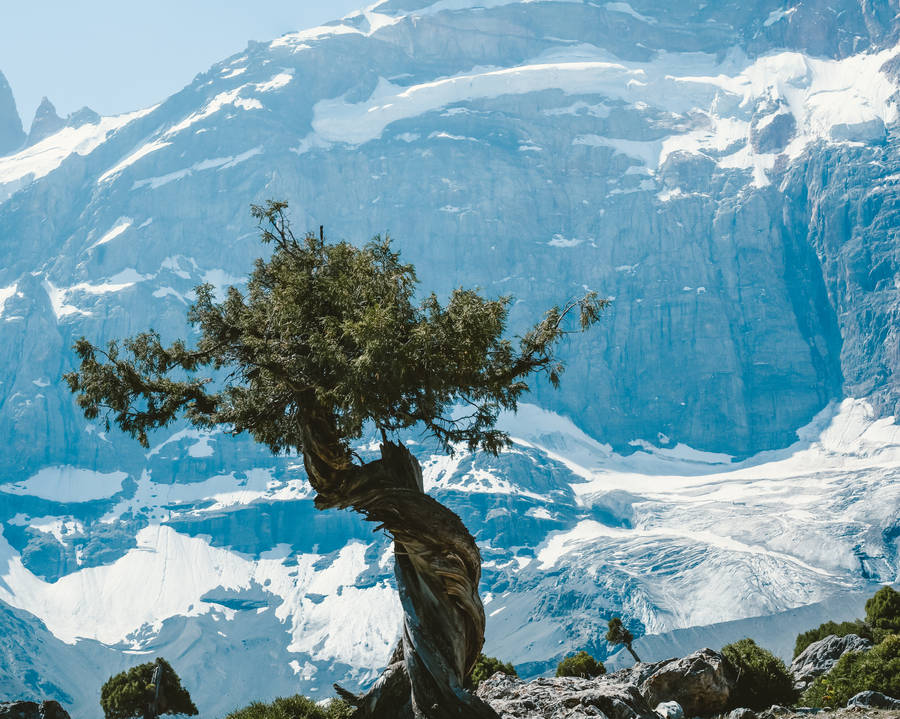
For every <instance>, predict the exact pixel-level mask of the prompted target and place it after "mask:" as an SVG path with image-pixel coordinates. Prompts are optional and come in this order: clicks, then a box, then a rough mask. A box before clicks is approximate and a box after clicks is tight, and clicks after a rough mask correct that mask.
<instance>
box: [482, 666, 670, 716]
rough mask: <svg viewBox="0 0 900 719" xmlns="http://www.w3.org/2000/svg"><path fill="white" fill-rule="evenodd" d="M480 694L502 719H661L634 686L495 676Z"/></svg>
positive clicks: (606, 681)
mask: <svg viewBox="0 0 900 719" xmlns="http://www.w3.org/2000/svg"><path fill="white" fill-rule="evenodd" d="M477 694H478V696H479V697H481V698H482V699H483V700H484V701H486V702H487V703H488V704H490V705H491V706H492V707H493V708H494V710H495V711H496V712H497V713H498V714H499V715H500V716H501V717H502V719H546V718H552V719H586V718H587V717H601V716H606V717H608V719H659V716H658V715H657V714H655V713H654V712H653V710H652V709H651V708H650V705H649V704H648V703H647V702H646V700H645V699H644V697H642V696H641V693H640V692H639V691H638V688H637V687H636V686H634V685H633V684H625V683H621V682H617V681H615V680H611V679H610V678H609V677H607V676H601V677H598V678H596V679H581V678H579V677H555V678H541V679H535V680H533V681H530V682H525V681H522V680H521V679H518V678H517V677H511V676H506V675H505V674H495V675H494V676H492V677H491V678H490V679H486V680H485V681H483V682H481V684H480V685H479V686H478V691H477Z"/></svg>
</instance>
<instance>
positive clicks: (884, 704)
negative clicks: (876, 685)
mask: <svg viewBox="0 0 900 719" xmlns="http://www.w3.org/2000/svg"><path fill="white" fill-rule="evenodd" d="M847 706H848V707H865V708H866V709H900V699H894V698H893V697H889V696H887V695H886V694H882V693H881V692H873V691H868V692H860V693H859V694H857V695H856V696H853V697H851V698H850V701H848V702H847Z"/></svg>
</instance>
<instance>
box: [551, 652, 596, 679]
mask: <svg viewBox="0 0 900 719" xmlns="http://www.w3.org/2000/svg"><path fill="white" fill-rule="evenodd" d="M602 674H606V667H605V666H603V662H598V661H597V660H596V659H594V657H592V656H591V655H590V654H588V653H587V652H584V651H581V652H578V654H574V655H572V656H571V657H566V658H565V659H563V660H562V661H561V662H560V663H559V665H558V666H557V667H556V676H558V677H581V678H582V679H593V678H594V677H599V676H600V675H602Z"/></svg>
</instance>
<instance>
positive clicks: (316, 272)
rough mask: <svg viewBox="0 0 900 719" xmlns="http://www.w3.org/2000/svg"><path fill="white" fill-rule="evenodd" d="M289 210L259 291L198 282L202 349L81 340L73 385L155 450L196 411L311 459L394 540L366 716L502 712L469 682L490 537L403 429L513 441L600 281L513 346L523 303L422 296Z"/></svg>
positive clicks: (142, 339)
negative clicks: (523, 402)
mask: <svg viewBox="0 0 900 719" xmlns="http://www.w3.org/2000/svg"><path fill="white" fill-rule="evenodd" d="M286 207H287V205H286V203H283V202H271V201H270V202H269V203H267V205H266V206H254V207H253V208H252V213H253V215H254V217H255V218H256V219H257V221H258V222H259V226H260V230H261V233H262V234H261V237H262V240H263V242H265V243H271V244H272V245H274V250H273V252H272V254H271V257H270V258H269V259H268V260H262V259H260V260H257V261H256V266H255V268H254V270H253V272H252V274H251V275H250V279H249V282H248V284H247V289H246V293H242V292H241V291H239V290H238V289H237V288H235V287H230V288H229V289H228V292H227V296H226V297H225V299H224V300H223V301H221V302H217V301H216V299H215V297H214V295H213V288H212V287H211V286H210V285H201V286H199V287H198V288H197V290H196V294H197V299H196V302H195V303H194V305H193V306H192V307H191V309H190V310H189V312H188V319H189V320H190V322H191V323H192V324H194V325H195V326H197V327H199V330H200V333H199V334H200V338H199V340H198V342H197V344H196V347H192V348H189V347H188V346H187V345H186V343H185V342H183V341H176V342H174V343H173V344H171V345H168V346H166V345H164V344H163V343H162V341H161V339H160V337H159V335H158V334H157V333H155V332H153V331H149V332H145V333H143V334H140V335H137V336H135V337H133V338H129V339H126V340H124V341H122V342H117V341H112V342H109V343H108V344H107V346H106V347H105V348H100V347H96V346H94V345H92V344H91V343H90V342H89V341H87V340H86V339H84V338H82V339H81V340H79V341H78V342H77V343H76V345H75V350H76V353H77V355H78V356H79V358H80V360H81V364H80V367H79V369H78V371H76V372H71V373H69V374H67V375H66V380H67V381H68V383H69V386H70V388H71V390H72V391H73V392H75V393H76V394H77V402H78V404H79V406H80V407H81V408H82V409H83V411H84V414H85V416H86V417H88V418H89V419H93V418H96V417H98V416H99V415H100V414H103V415H105V419H106V424H107V426H109V425H110V424H111V423H113V424H115V425H117V426H118V427H119V428H120V429H122V430H123V431H124V432H126V433H128V434H130V435H131V436H132V437H135V438H136V439H137V440H138V441H140V443H141V444H142V445H143V446H145V447H146V446H148V432H150V431H152V430H154V429H157V428H160V427H163V426H166V425H168V424H169V423H171V422H173V421H174V420H175V419H177V418H178V417H184V418H186V419H187V421H188V422H190V423H191V424H193V425H194V426H196V427H201V428H213V427H220V428H223V429H224V430H225V431H227V432H230V433H231V434H235V435H237V434H241V433H243V432H247V433H249V434H250V435H251V436H252V437H253V438H254V439H255V440H256V441H258V442H261V443H263V444H265V445H266V446H268V447H269V449H271V451H272V452H275V453H279V452H283V451H285V450H290V451H296V452H298V453H300V454H302V456H303V461H304V465H305V468H306V472H307V475H308V477H309V481H310V483H311V485H312V487H313V489H314V490H315V492H316V498H315V503H316V507H317V508H319V509H327V508H332V507H334V508H341V509H343V508H351V509H353V510H355V511H357V512H360V513H362V514H363V515H364V516H365V517H366V519H368V520H370V521H372V522H376V523H377V525H378V528H383V529H385V530H386V531H387V532H388V533H389V534H390V535H391V536H392V538H393V540H394V558H395V573H396V579H397V587H398V590H399V593H400V600H401V604H402V607H403V612H404V619H403V628H402V634H401V640H400V642H399V644H398V646H397V648H396V649H395V651H394V652H393V655H392V657H391V660H390V663H389V665H388V667H387V668H386V669H385V671H384V673H383V674H382V675H381V677H380V678H379V679H378V681H377V682H376V683H375V685H374V686H373V687H372V689H371V690H370V691H369V692H368V693H367V694H365V695H363V696H356V695H353V694H351V693H350V692H347V691H344V690H342V689H340V688H339V691H340V692H341V694H342V696H343V697H344V698H345V699H347V700H349V701H350V702H351V703H353V704H354V705H355V706H356V707H357V710H356V713H355V715H354V716H355V717H357V718H358V719H363V718H367V717H373V718H378V719H394V718H395V717H397V718H401V719H402V718H404V717H415V718H416V719H419V718H427V719H445V718H447V719H449V718H450V717H466V719H478V718H479V717H485V718H487V717H491V718H492V719H493V718H495V717H496V714H495V713H494V711H493V710H492V709H491V708H490V707H488V706H487V705H486V704H485V703H483V702H482V701H480V700H479V699H478V698H477V697H475V696H474V695H473V694H471V693H469V692H468V691H466V689H465V688H464V681H465V677H466V675H467V674H468V672H469V670H470V669H471V668H472V666H473V665H474V663H475V661H476V659H477V658H478V655H479V652H480V650H481V647H482V644H483V642H484V624H485V617H484V609H483V607H482V604H481V599H480V597H479V594H478V583H479V579H480V576H481V557H480V554H479V552H478V547H477V546H476V544H475V540H474V538H473V537H472V535H471V534H470V533H469V532H468V530H467V529H466V527H465V526H464V525H463V523H462V521H461V520H460V518H459V517H458V516H457V515H456V514H455V513H454V512H452V511H451V510H449V509H448V508H446V507H444V506H443V505H442V504H440V503H439V502H437V501H436V500H434V499H433V498H432V497H429V496H428V495H427V494H425V493H424V492H423V487H422V472H421V468H420V467H419V463H418V462H417V461H416V459H415V457H413V455H412V454H411V453H410V452H409V451H408V450H407V449H406V447H404V446H403V444H402V443H400V442H397V441H393V440H392V439H390V438H389V437H395V436H396V433H397V432H398V431H399V430H404V429H408V428H413V427H419V428H421V429H422V430H424V431H425V432H426V433H428V434H430V435H432V436H433V437H435V438H436V439H437V440H438V441H439V442H440V443H441V445H443V447H444V448H445V449H446V450H447V451H449V452H454V451H458V450H459V449H460V447H461V446H465V447H466V448H468V449H469V450H476V449H481V450H483V451H486V452H490V453H494V454H496V453H498V452H500V451H501V450H502V449H503V448H504V447H505V446H507V445H508V443H509V438H508V437H507V435H506V434H504V433H503V432H502V431H501V430H499V429H497V428H496V422H497V418H498V416H499V413H500V412H501V411H502V410H513V411H514V410H515V409H516V405H517V401H518V399H519V398H520V397H521V396H522V394H523V393H524V392H526V391H527V388H528V387H527V384H526V379H527V378H528V377H529V376H530V375H532V374H535V373H543V374H546V375H547V377H548V379H549V381H550V382H551V383H552V384H553V385H554V386H556V385H558V383H559V375H560V373H561V371H562V369H563V367H562V365H561V363H560V362H559V360H558V359H557V358H556V356H555V349H556V348H557V346H558V343H559V341H560V340H561V339H562V338H563V337H564V336H566V335H567V334H571V333H572V332H578V331H583V330H585V329H587V328H588V327H590V326H591V325H592V324H593V323H595V322H596V321H597V319H598V318H599V315H600V312H601V310H602V309H603V308H604V307H605V306H606V304H607V301H606V300H603V299H600V298H598V297H597V295H596V293H589V294H588V295H586V296H585V297H583V298H581V299H578V300H574V301H572V302H570V303H568V304H566V305H565V306H564V307H562V308H560V307H554V308H552V309H550V310H549V311H548V312H547V313H546V315H545V316H544V318H543V319H542V320H541V321H540V322H538V323H537V324H536V325H535V326H534V327H533V328H532V329H530V330H529V331H528V332H527V333H525V334H524V335H523V336H522V337H521V338H519V339H518V342H517V343H515V344H514V343H513V342H512V341H510V340H509V339H506V338H504V331H505V324H506V318H507V313H508V309H509V305H510V298H509V297H502V298H500V299H497V300H489V299H485V298H483V297H481V296H480V295H479V294H478V293H477V292H475V291H472V290H466V289H458V290H455V291H454V292H453V293H452V294H451V295H450V297H449V300H448V301H447V302H446V304H442V303H441V302H440V301H439V299H438V298H437V297H436V296H435V295H434V294H431V295H428V296H426V297H425V298H424V299H422V300H421V301H416V297H415V292H416V286H417V280H416V275H415V271H414V269H413V267H412V266H411V265H408V264H403V263H401V261H400V257H399V254H398V253H396V252H394V251H393V250H392V249H391V245H390V240H389V239H388V238H385V239H381V238H379V237H376V238H374V239H373V240H372V241H371V242H369V243H368V244H366V245H365V246H363V247H361V248H357V247H355V246H353V245H350V244H348V243H346V242H340V243H337V244H329V243H326V242H325V240H324V238H323V237H322V235H321V232H320V234H319V236H315V235H307V236H306V237H305V238H303V239H299V240H298V239H297V238H296V237H295V236H294V234H293V233H292V231H291V228H290V225H289V223H288V221H287V218H286V216H285V209H286ZM367 426H368V427H374V428H376V429H377V430H378V431H379V432H380V433H381V438H382V443H381V458H380V459H378V460H376V461H371V462H363V461H362V460H361V459H360V458H359V457H358V456H357V455H356V453H355V452H354V451H353V448H352V442H353V440H355V439H358V438H359V437H361V435H362V433H363V430H364V427H367Z"/></svg>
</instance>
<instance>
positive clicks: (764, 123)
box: [750, 112, 797, 152]
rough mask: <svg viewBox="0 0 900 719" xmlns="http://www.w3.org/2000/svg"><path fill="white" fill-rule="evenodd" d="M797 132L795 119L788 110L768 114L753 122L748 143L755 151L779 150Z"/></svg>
mask: <svg viewBox="0 0 900 719" xmlns="http://www.w3.org/2000/svg"><path fill="white" fill-rule="evenodd" d="M796 132H797V121H796V120H795V119H794V116H793V115H792V114H791V113H790V112H779V113H778V114H776V115H774V116H773V115H768V116H766V117H763V118H761V119H760V121H759V122H756V123H754V124H753V126H752V127H751V129H750V144H752V145H753V149H754V150H756V151H757V152H780V151H781V150H783V149H784V148H785V147H786V146H787V144H788V143H789V142H790V141H791V138H792V137H793V136H794V133H796Z"/></svg>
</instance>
